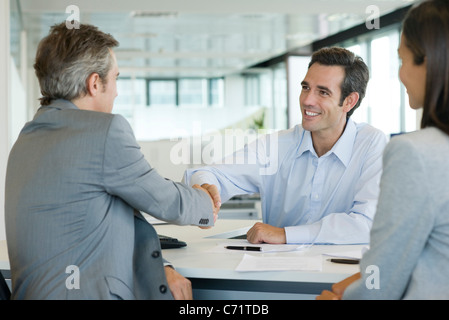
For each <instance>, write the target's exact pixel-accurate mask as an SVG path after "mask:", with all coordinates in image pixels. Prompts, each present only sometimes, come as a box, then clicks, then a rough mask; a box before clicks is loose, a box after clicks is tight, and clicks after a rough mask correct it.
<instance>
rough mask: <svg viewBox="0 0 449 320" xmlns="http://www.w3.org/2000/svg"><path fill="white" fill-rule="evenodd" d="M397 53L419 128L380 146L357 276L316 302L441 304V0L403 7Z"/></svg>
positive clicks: (444, 90) (447, 30)
mask: <svg viewBox="0 0 449 320" xmlns="http://www.w3.org/2000/svg"><path fill="white" fill-rule="evenodd" d="M398 54H399V57H400V59H401V60H402V65H401V68H400V71H399V77H400V79H401V81H402V83H403V84H404V86H405V87H406V89H407V93H408V96H409V103H410V107H411V108H413V109H419V108H422V109H423V117H422V123H421V130H418V131H416V132H413V133H408V134H404V135H400V136H397V137H394V138H392V139H391V141H390V142H389V144H388V145H387V147H386V148H385V152H384V158H383V174H382V179H381V185H380V187H381V192H380V195H379V202H378V207H377V212H376V215H375V217H374V222H373V227H372V229H371V239H370V248H369V250H368V251H367V252H366V253H365V254H364V256H363V258H362V260H361V262H360V273H358V274H355V275H353V276H352V277H349V278H347V279H345V280H343V281H342V282H339V283H337V284H334V285H333V287H332V292H331V291H323V292H322V294H321V295H320V296H318V297H317V299H449V277H448V275H447V266H448V265H449V183H448V181H449V166H448V165H449V160H448V159H449V1H447V0H428V1H423V2H420V3H419V4H417V5H415V6H413V7H412V8H411V9H410V10H409V12H408V13H407V15H406V17H405V19H404V22H403V30H402V36H401V43H400V46H399V49H398ZM385 116H388V115H385Z"/></svg>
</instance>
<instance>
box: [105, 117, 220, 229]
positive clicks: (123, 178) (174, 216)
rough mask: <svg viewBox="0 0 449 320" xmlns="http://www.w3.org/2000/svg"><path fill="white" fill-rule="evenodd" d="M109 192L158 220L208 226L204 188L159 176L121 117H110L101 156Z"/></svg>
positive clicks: (209, 208)
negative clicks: (200, 188) (103, 150)
mask: <svg viewBox="0 0 449 320" xmlns="http://www.w3.org/2000/svg"><path fill="white" fill-rule="evenodd" d="M103 177H104V181H103V183H104V186H105V189H106V191H107V192H108V193H110V194H112V195H115V196H117V197H119V198H121V199H123V200H124V201H126V202H127V203H128V204H129V205H130V206H132V207H133V208H135V209H137V210H140V211H143V212H146V213H148V214H150V215H152V216H154V217H155V218H157V219H161V220H164V221H168V222H172V223H176V224H182V225H186V224H192V225H201V226H211V225H213V223H214V219H213V209H212V201H211V199H210V197H209V196H208V195H207V194H206V193H205V192H203V191H201V190H197V189H193V188H191V187H189V186H187V185H185V184H183V183H178V182H173V181H170V180H168V179H165V178H163V177H161V176H160V175H159V174H158V173H157V172H156V170H155V169H154V168H152V167H151V166H150V164H149V163H148V162H147V161H146V160H145V158H144V156H143V154H142V153H141V151H140V147H139V145H138V144H137V141H136V140H135V138H134V134H133V132H132V129H131V127H130V126H129V124H128V122H127V120H126V119H125V118H123V117H122V116H119V115H116V116H114V117H113V118H112V121H111V125H110V128H109V131H108V134H107V137H106V142H105V152H104V159H103Z"/></svg>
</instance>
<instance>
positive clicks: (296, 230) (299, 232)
mask: <svg viewBox="0 0 449 320" xmlns="http://www.w3.org/2000/svg"><path fill="white" fill-rule="evenodd" d="M320 228H321V226H320V224H318V223H314V224H308V225H301V226H292V227H285V228H284V229H285V237H286V240H287V243H288V244H291V243H309V244H312V243H314V242H315V240H316V238H317V236H318V233H319V232H320Z"/></svg>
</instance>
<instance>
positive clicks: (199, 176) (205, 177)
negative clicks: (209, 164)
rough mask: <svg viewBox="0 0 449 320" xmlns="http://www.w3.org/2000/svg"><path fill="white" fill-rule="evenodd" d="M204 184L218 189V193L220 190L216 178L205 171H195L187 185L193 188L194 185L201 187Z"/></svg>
mask: <svg viewBox="0 0 449 320" xmlns="http://www.w3.org/2000/svg"><path fill="white" fill-rule="evenodd" d="M204 183H208V184H213V185H215V186H216V187H217V188H218V191H221V190H220V189H221V188H220V183H219V182H218V180H217V178H216V177H215V175H214V174H212V173H210V172H207V171H197V172H195V173H194V174H193V175H192V177H191V178H190V181H189V185H190V186H193V185H195V184H198V185H200V186H201V185H202V184H204Z"/></svg>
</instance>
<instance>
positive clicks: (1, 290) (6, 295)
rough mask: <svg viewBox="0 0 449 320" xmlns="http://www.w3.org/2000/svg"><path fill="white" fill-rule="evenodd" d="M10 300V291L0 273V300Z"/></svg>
mask: <svg viewBox="0 0 449 320" xmlns="http://www.w3.org/2000/svg"><path fill="white" fill-rule="evenodd" d="M10 298H11V291H10V290H9V287H8V284H7V283H6V280H5V278H4V277H3V274H2V273H1V272H0V300H9V299H10Z"/></svg>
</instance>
